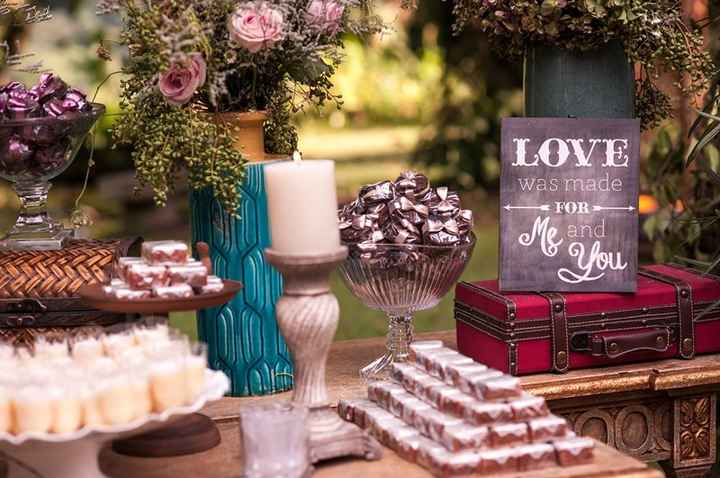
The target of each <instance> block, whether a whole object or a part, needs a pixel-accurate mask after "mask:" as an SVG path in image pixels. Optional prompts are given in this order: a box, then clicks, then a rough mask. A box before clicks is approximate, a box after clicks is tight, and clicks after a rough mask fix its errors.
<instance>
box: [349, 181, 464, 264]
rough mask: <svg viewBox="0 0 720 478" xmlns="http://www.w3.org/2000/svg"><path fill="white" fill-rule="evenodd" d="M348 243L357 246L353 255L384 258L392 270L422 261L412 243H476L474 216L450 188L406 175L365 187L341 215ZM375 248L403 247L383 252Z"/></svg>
mask: <svg viewBox="0 0 720 478" xmlns="http://www.w3.org/2000/svg"><path fill="white" fill-rule="evenodd" d="M338 218H339V223H340V232H341V237H342V240H343V242H345V243H347V244H351V245H358V246H360V247H359V248H357V247H356V248H354V250H353V249H352V248H351V251H350V252H351V254H353V255H354V256H356V257H357V256H361V257H363V258H367V259H372V260H381V259H382V263H383V264H386V265H387V266H388V267H394V266H398V265H403V266H406V267H410V266H411V262H412V261H413V260H418V259H422V256H423V254H421V253H420V252H419V251H418V250H414V249H409V248H408V247H409V246H413V245H433V246H447V247H452V246H457V245H460V244H467V243H468V242H470V241H472V231H473V215H472V211H470V210H463V209H461V208H460V197H459V196H458V194H457V193H455V192H453V191H450V190H449V189H448V188H446V187H439V188H432V187H431V185H430V182H429V180H428V178H427V176H425V175H423V174H420V173H417V172H415V171H406V172H403V173H402V174H401V175H400V176H399V177H398V178H397V179H396V180H395V182H391V181H381V182H379V183H375V184H370V185H367V186H364V187H363V188H362V189H361V190H360V194H359V197H358V198H357V199H356V200H355V201H353V202H351V203H349V204H347V205H346V206H344V207H343V208H342V209H341V210H340V211H338ZM373 244H390V245H401V246H403V248H398V249H399V250H398V252H402V253H398V254H395V255H393V257H390V255H391V253H392V252H395V251H394V250H393V249H392V248H391V247H385V248H382V249H381V250H379V249H378V248H374V247H373Z"/></svg>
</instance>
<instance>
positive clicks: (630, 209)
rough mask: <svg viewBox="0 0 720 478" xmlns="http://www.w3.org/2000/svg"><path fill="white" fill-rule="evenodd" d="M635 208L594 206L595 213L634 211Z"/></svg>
mask: <svg viewBox="0 0 720 478" xmlns="http://www.w3.org/2000/svg"><path fill="white" fill-rule="evenodd" d="M634 210H635V208H634V207H633V206H627V207H615V206H593V211H628V212H630V211H634Z"/></svg>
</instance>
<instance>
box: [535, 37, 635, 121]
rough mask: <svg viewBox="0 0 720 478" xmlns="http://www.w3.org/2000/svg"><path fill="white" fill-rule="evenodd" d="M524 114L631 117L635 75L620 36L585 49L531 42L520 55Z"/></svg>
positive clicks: (545, 116) (562, 116)
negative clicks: (597, 47)
mask: <svg viewBox="0 0 720 478" xmlns="http://www.w3.org/2000/svg"><path fill="white" fill-rule="evenodd" d="M524 90H525V116H529V117H538V118H554V117H561V118H567V117H577V118H633V117H634V116H635V108H634V106H635V105H634V102H635V79H634V70H633V65H632V64H631V63H630V62H629V61H628V59H627V55H626V54H625V50H624V49H623V46H622V44H621V43H620V42H610V43H608V44H606V45H605V46H603V47H601V48H599V49H597V50H593V51H587V52H574V51H570V50H566V49H563V48H558V47H554V46H547V45H531V46H530V47H528V50H527V53H526V55H525V77H524Z"/></svg>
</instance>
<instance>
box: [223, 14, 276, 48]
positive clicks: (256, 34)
mask: <svg viewBox="0 0 720 478" xmlns="http://www.w3.org/2000/svg"><path fill="white" fill-rule="evenodd" d="M283 27H284V19H283V14H282V12H281V11H280V10H278V9H276V8H273V7H272V6H271V5H268V4H267V3H266V2H249V3H243V4H241V5H240V6H239V7H238V8H237V9H236V10H235V11H234V12H233V14H232V15H230V19H229V21H228V31H229V33H230V39H232V40H233V41H235V43H237V44H238V45H240V46H241V47H243V48H245V49H246V50H247V51H249V52H250V53H257V52H259V51H260V50H263V49H267V48H271V47H272V46H273V45H274V44H275V43H278V42H279V41H281V40H282V39H283V38H285V32H284V30H283Z"/></svg>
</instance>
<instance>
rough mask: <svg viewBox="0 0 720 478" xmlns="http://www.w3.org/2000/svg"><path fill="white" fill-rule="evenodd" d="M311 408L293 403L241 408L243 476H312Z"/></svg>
mask: <svg viewBox="0 0 720 478" xmlns="http://www.w3.org/2000/svg"><path fill="white" fill-rule="evenodd" d="M307 417H308V410H307V408H304V407H299V406H297V405H294V404H291V403H277V404H273V405H269V406H264V407H248V408H244V409H242V410H241V411H240V431H241V434H242V442H243V448H244V460H243V462H244V473H243V475H242V476H243V478H276V477H279V476H282V477H283V478H301V477H306V476H307V477H309V476H310V473H311V471H312V467H311V464H310V449H309V438H310V436H309V433H308V429H307Z"/></svg>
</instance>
